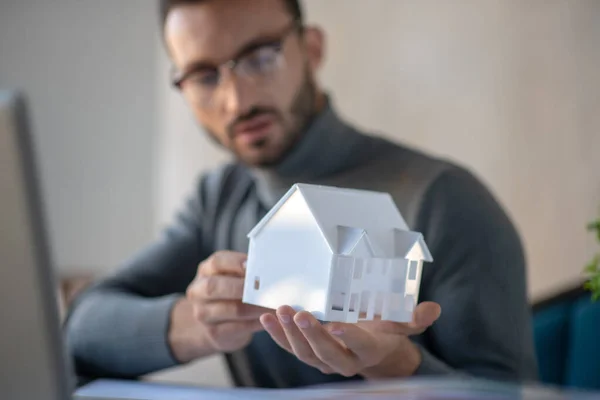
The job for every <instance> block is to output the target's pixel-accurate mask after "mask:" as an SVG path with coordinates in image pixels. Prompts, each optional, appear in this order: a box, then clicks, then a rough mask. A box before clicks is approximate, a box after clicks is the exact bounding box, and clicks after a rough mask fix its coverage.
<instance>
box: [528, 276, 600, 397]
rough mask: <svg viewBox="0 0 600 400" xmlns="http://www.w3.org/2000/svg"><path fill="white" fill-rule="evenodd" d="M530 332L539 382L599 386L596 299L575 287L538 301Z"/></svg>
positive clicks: (599, 339) (599, 307)
mask: <svg viewBox="0 0 600 400" xmlns="http://www.w3.org/2000/svg"><path fill="white" fill-rule="evenodd" d="M533 331H534V339H535V347H536V354H537V358H538V366H539V376H540V380H541V381H542V382H543V383H546V384H551V385H558V386H562V387H566V388H576V389H600V301H599V302H596V303H594V302H592V300H591V295H590V293H589V292H586V291H584V290H583V289H581V288H580V287H578V288H576V289H573V290H569V291H566V292H564V293H561V294H559V295H557V296H554V297H552V298H550V299H546V300H544V301H541V302H538V303H536V304H534V305H533Z"/></svg>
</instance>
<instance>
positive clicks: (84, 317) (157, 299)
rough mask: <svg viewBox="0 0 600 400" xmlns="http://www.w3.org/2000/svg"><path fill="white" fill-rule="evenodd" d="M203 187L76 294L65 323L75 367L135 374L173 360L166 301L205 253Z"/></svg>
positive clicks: (88, 373)
mask: <svg viewBox="0 0 600 400" xmlns="http://www.w3.org/2000/svg"><path fill="white" fill-rule="evenodd" d="M202 181H204V179H202V180H201V182H202ZM202 191H203V185H202V184H200V185H198V190H197V192H196V193H195V195H194V196H192V197H191V199H190V200H189V201H188V203H187V204H186V207H185V208H184V210H183V211H182V212H181V213H179V215H178V216H177V218H176V221H175V222H174V223H173V224H172V226H171V227H170V228H168V229H167V230H166V231H165V232H164V234H163V235H162V236H161V237H160V238H159V239H158V240H156V241H155V242H154V243H153V244H151V245H150V246H149V247H148V248H146V249H144V250H142V251H141V252H139V253H138V254H137V255H136V256H134V257H132V258H131V259H130V260H129V261H127V262H126V263H124V265H123V266H122V267H121V268H119V269H117V271H116V272H115V273H114V274H113V275H112V276H110V277H108V278H106V279H103V280H101V281H99V282H98V283H96V284H95V285H93V286H92V287H91V288H90V289H88V290H86V291H85V292H84V293H83V294H81V295H80V296H79V297H78V298H77V299H76V301H75V302H74V304H73V306H72V307H71V308H70V311H69V314H68V316H67V319H66V322H65V326H64V330H65V336H66V337H65V342H66V346H67V350H68V351H69V354H70V356H71V357H72V358H73V362H74V366H75V370H76V372H77V374H78V375H80V376H84V377H86V378H94V377H120V378H134V377H138V376H140V375H144V374H147V373H150V372H154V371H157V370H160V369H163V368H167V367H170V366H173V365H175V364H176V360H175V358H174V357H173V355H172V353H171V350H170V347H169V345H168V342H167V333H168V329H169V324H170V314H171V309H172V307H173V305H174V303H175V302H176V300H177V299H178V298H179V297H181V296H182V295H183V293H185V290H186V288H187V285H188V284H189V283H190V282H191V281H192V280H193V278H194V276H195V274H196V270H197V267H198V264H199V263H200V262H201V261H202V260H203V259H205V258H206V257H208V255H209V254H210V250H209V249H208V248H206V246H205V245H204V244H203V240H202V237H201V229H200V228H201V226H200V224H201V221H202V216H203V214H204V209H203V207H204V204H203V203H204V202H203V201H202V197H203V195H202Z"/></svg>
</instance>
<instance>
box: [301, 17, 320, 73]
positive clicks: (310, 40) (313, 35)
mask: <svg viewBox="0 0 600 400" xmlns="http://www.w3.org/2000/svg"><path fill="white" fill-rule="evenodd" d="M304 47H305V49H306V55H307V56H308V63H309V66H310V69H311V70H312V72H313V73H316V72H317V70H318V69H319V68H320V67H321V65H322V64H323V61H324V58H325V33H324V32H323V30H322V29H320V28H318V27H315V26H305V27H304Z"/></svg>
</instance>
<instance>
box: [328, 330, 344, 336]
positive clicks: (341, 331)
mask: <svg viewBox="0 0 600 400" xmlns="http://www.w3.org/2000/svg"><path fill="white" fill-rule="evenodd" d="M343 333H344V331H343V330H341V329H335V330H333V331H331V334H332V335H336V336H340V335H342V334H343Z"/></svg>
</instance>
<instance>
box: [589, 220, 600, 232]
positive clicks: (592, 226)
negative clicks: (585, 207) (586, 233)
mask: <svg viewBox="0 0 600 400" xmlns="http://www.w3.org/2000/svg"><path fill="white" fill-rule="evenodd" d="M587 228H588V230H590V231H597V230H599V229H600V219H597V220H595V221H592V222H590V223H589V224H588V225H587Z"/></svg>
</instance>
